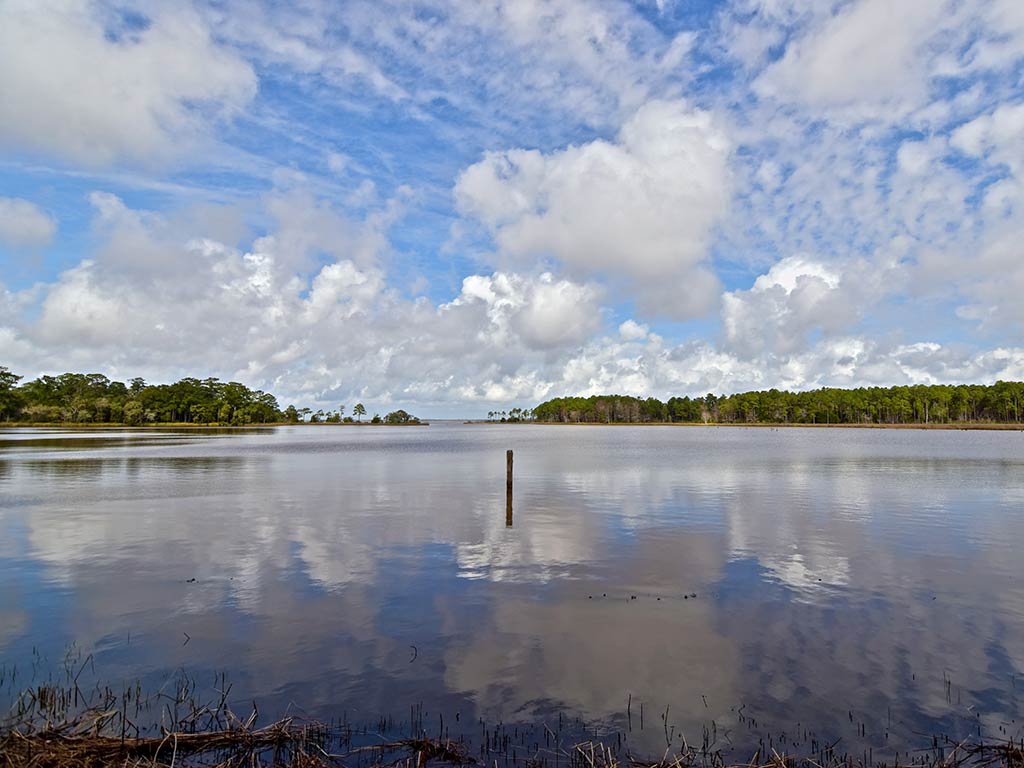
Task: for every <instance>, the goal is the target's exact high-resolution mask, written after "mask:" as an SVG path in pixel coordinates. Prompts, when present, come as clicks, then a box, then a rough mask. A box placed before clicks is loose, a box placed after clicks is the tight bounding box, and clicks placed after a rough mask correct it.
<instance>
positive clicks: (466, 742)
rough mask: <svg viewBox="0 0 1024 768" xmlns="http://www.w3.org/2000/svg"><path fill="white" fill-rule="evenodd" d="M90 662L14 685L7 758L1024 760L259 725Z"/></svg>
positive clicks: (991, 766) (221, 702)
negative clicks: (97, 671)
mask: <svg viewBox="0 0 1024 768" xmlns="http://www.w3.org/2000/svg"><path fill="white" fill-rule="evenodd" d="M87 668H88V669H91V668H92V657H91V655H90V656H86V657H85V658H82V657H81V656H80V655H78V656H75V655H74V654H69V656H68V658H66V659H65V664H64V669H63V675H62V677H61V679H59V681H56V682H55V681H54V680H53V679H49V680H47V681H46V682H44V683H40V684H36V685H30V686H27V687H23V688H19V689H18V693H17V694H16V695H15V696H13V697H12V699H11V700H12V701H13V705H12V706H11V708H10V711H9V712H8V714H7V715H6V716H4V717H3V718H2V719H0V768H144V767H148V768H243V766H248V767H250V768H256V767H257V766H262V767H263V768H329V767H335V768H337V767H340V768H425V766H479V767H480V768H898V766H906V767H907V768H1024V742H1021V741H1014V740H1007V741H999V742H991V741H985V740H982V739H980V738H978V739H973V740H969V741H961V742H953V741H951V740H950V739H948V738H945V737H941V738H940V737H932V738H931V739H929V740H928V742H927V743H925V744H924V745H923V746H922V748H920V749H917V750H914V749H911V750H909V751H905V752H897V753H895V754H896V757H895V759H893V758H888V759H886V760H881V759H880V760H875V759H874V755H873V754H872V753H871V752H865V753H862V754H858V755H852V754H849V753H846V752H843V751H841V750H840V749H839V746H838V742H836V743H832V744H824V745H815V746H814V747H813V749H812V750H811V751H810V752H808V753H801V752H799V751H798V750H797V748H796V747H794V746H790V749H791V750H792V751H790V749H784V748H783V746H781V742H780V741H775V740H773V739H771V738H767V739H762V740H761V746H760V747H759V748H757V749H756V750H755V751H754V753H753V754H750V755H747V756H744V757H743V758H742V759H736V757H737V755H736V752H735V750H730V751H724V750H723V749H719V748H717V747H716V744H717V739H716V738H714V734H712V733H710V732H705V734H704V739H703V741H702V743H701V744H699V745H689V744H687V743H685V740H684V742H683V744H682V746H681V747H677V748H673V747H671V746H669V747H667V748H666V750H665V752H664V753H663V754H662V755H661V756H654V757H653V758H652V757H651V756H643V757H642V756H638V755H636V754H634V753H633V752H632V751H631V748H630V747H629V744H628V740H627V739H625V738H624V734H622V733H601V732H597V731H594V732H593V736H594V738H592V739H589V740H586V741H579V740H577V738H578V736H579V734H580V732H581V728H580V727H577V726H579V725H581V724H580V723H579V721H577V723H576V724H575V725H574V726H572V727H569V726H568V724H563V719H562V717H561V716H559V717H558V719H557V722H553V723H551V725H550V726H549V725H548V724H547V723H538V724H535V725H531V726H527V727H524V726H507V725H498V726H496V727H494V728H489V727H488V726H487V725H486V724H485V723H483V722H482V721H480V722H479V726H480V730H479V731H478V736H477V737H475V738H469V737H467V736H466V735H464V734H463V735H457V736H455V737H454V738H453V737H451V736H450V735H449V732H448V731H447V730H446V728H445V725H444V721H443V719H441V720H440V722H439V724H438V727H437V730H436V732H434V733H428V727H427V724H426V718H425V717H424V710H423V707H422V706H419V707H413V708H411V709H410V714H409V720H408V721H407V722H404V721H403V722H402V723H400V724H396V723H395V722H394V721H392V720H391V719H390V718H387V717H382V718H380V719H379V720H378V721H376V722H374V723H367V724H364V725H362V726H354V725H353V724H351V723H349V722H348V721H347V718H346V719H343V720H341V721H335V722H330V723H323V722H316V721H311V720H307V719H303V718H299V717H286V718H284V719H281V720H277V721H276V722H273V723H271V724H269V725H265V726H258V725H257V721H258V720H259V710H258V709H257V707H256V705H255V703H254V704H253V705H252V708H251V710H249V711H248V714H247V715H244V716H241V715H238V714H236V713H235V712H234V711H232V709H231V707H230V706H229V704H228V701H229V696H230V693H231V685H230V684H229V683H228V682H227V680H226V679H225V678H224V676H223V675H218V676H217V678H216V679H215V681H214V684H213V685H212V686H211V688H210V690H211V691H212V695H211V696H210V697H208V698H207V699H204V698H203V697H200V696H199V695H197V686H196V683H195V681H194V679H192V678H190V677H189V676H187V675H186V674H185V673H184V672H179V673H178V674H177V675H175V676H173V677H172V678H170V679H169V680H168V681H167V682H166V683H165V684H164V685H163V686H161V688H160V689H158V690H157V691H155V692H152V693H146V692H144V690H143V688H142V686H141V684H139V683H135V684H134V685H131V686H124V687H123V688H122V689H120V690H115V689H112V688H110V687H104V686H99V685H95V686H93V687H91V688H89V689H85V690H83V687H82V686H81V685H80V680H81V679H82V677H83V672H84V671H85V670H86V669H87ZM17 684H19V683H18V675H17V674H16V672H15V671H14V670H13V669H11V668H5V667H0V689H3V688H4V687H7V688H8V689H10V688H11V686H14V685H17ZM667 720H668V711H667V710H666V713H665V722H666V725H665V730H666V738H665V741H666V744H669V745H671V744H673V743H674V742H673V738H672V735H671V734H670V733H669V728H668V726H667ZM564 725H565V726H566V727H564V729H563V726H564ZM582 730H583V731H586V726H583V728H582ZM399 731H401V732H402V733H401V734H400V735H398V736H396V733H398V732H399ZM570 734H571V735H570ZM901 758H902V759H901Z"/></svg>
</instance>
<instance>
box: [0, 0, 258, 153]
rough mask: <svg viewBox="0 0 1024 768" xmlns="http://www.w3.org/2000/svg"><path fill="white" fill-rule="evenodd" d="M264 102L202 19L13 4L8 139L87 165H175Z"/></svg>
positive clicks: (2, 64)
mask: <svg viewBox="0 0 1024 768" xmlns="http://www.w3.org/2000/svg"><path fill="white" fill-rule="evenodd" d="M255 93H256V76H255V74H254V72H253V69H252V67H251V66H250V65H249V64H248V63H247V62H246V61H244V60H243V59H242V58H241V57H239V56H238V55H237V54H236V53H234V52H233V51H230V50H228V49H226V48H224V47H222V46H220V45H218V44H217V43H216V42H215V41H214V39H213V36H212V34H211V31H210V29H209V28H208V27H207V26H206V24H205V23H204V22H203V21H202V20H201V19H200V18H199V16H198V15H197V14H196V13H195V12H194V11H192V10H190V9H189V8H188V7H187V6H186V7H175V8H174V10H173V11H171V10H170V9H168V10H167V11H166V12H162V13H157V14H155V15H153V16H152V17H149V18H143V17H141V16H138V15H134V14H128V13H127V12H125V13H123V14H118V13H116V12H112V11H111V12H109V13H105V12H102V7H101V6H100V5H99V4H94V3H90V2H87V0H39V1H37V0H10V2H7V3H5V4H4V10H3V24H0V141H3V142H4V143H7V144H8V145H13V146H17V147H23V148H28V149H30V150H37V151H41V152H52V153H55V154H57V155H59V156H62V157H65V158H70V159H71V160H73V161H75V162H77V163H81V164H83V165H86V166H101V165H105V164H109V163H114V162H118V161H122V160H124V161H129V162H133V163H143V164H152V163H154V162H161V161H165V160H167V159H169V158H171V157H174V156H176V155H178V154H180V153H182V152H185V151H187V150H188V149H189V148H190V147H192V148H194V147H195V146H196V145H197V142H199V141H202V140H203V139H205V138H208V137H209V133H208V128H209V127H210V125H211V123H213V122H215V121H217V120H219V119H224V118H228V117H230V116H232V115H233V114H235V113H237V112H238V111H239V110H241V109H242V108H243V107H245V105H246V104H247V103H248V102H249V101H250V100H251V99H252V97H253V96H254V95H255Z"/></svg>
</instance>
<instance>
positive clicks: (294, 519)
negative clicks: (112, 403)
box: [0, 423, 1024, 752]
mask: <svg viewBox="0 0 1024 768" xmlns="http://www.w3.org/2000/svg"><path fill="white" fill-rule="evenodd" d="M506 448H513V449H515V469H516V485H515V501H514V524H513V526H512V527H511V528H509V527H506V523H505V498H504V491H505V484H504V472H505V449H506ZM0 504H2V506H0V663H2V664H5V665H7V667H8V668H10V667H11V666H17V667H18V668H19V669H22V670H26V672H25V673H23V674H24V675H25V676H27V675H28V674H29V671H30V670H34V671H35V673H36V674H39V673H40V669H45V668H46V667H47V666H59V661H60V659H61V658H63V656H64V654H65V651H66V649H67V648H68V647H69V645H71V644H74V645H75V646H76V647H77V648H79V649H82V650H83V651H84V652H86V653H92V654H93V658H94V659H95V674H96V675H97V676H98V677H103V678H105V679H107V680H110V681H119V680H133V679H137V678H139V679H142V680H143V681H145V682H146V683H147V684H149V685H159V684H160V682H161V681H164V680H166V679H167V678H168V676H170V675H173V674H174V673H175V670H178V669H184V670H186V671H187V672H188V673H189V674H192V675H196V676H197V678H198V679H200V680H205V679H208V678H210V677H212V675H213V673H214V672H216V671H221V672H225V673H227V675H228V677H229V679H231V680H232V681H233V683H234V688H233V689H232V692H233V696H235V697H236V698H237V700H239V701H243V702H247V701H250V700H253V699H255V700H256V701H257V703H258V705H259V706H260V709H261V712H262V713H264V715H265V716H266V717H270V716H273V715H274V714H277V713H281V712H284V711H300V712H303V713H306V714H308V715H310V716H313V717H321V718H327V717H332V716H335V715H339V714H340V713H341V712H342V711H344V712H345V713H346V716H347V717H348V718H349V719H353V720H358V719H359V718H360V717H363V718H367V719H369V718H375V717H377V716H378V715H380V714H385V713H391V714H395V715H396V716H400V715H401V714H402V713H406V712H408V711H409V707H410V705H413V704H415V703H420V702H422V703H423V704H424V706H425V707H427V708H428V709H429V710H430V712H431V713H436V714H437V715H443V716H445V717H446V718H447V722H448V723H449V724H453V723H455V722H459V723H463V724H472V723H476V722H478V721H479V719H480V718H483V719H485V720H487V721H488V722H498V721H502V722H506V723H508V722H531V723H538V722H548V721H551V719H553V718H557V717H558V715H559V713H562V714H563V715H565V716H567V717H580V718H583V719H585V720H587V721H588V722H591V723H594V724H598V725H601V726H604V727H607V728H622V729H626V730H628V729H629V727H630V725H632V734H631V738H633V739H634V741H637V742H639V743H641V744H642V745H644V746H646V747H649V748H651V749H652V750H653V749H658V751H659V752H660V750H662V749H664V746H665V738H666V736H668V737H669V738H670V740H673V741H675V742H678V741H679V739H680V736H681V735H682V736H685V737H687V738H688V739H689V740H690V741H691V742H692V741H694V739H695V737H697V740H699V737H700V734H701V732H702V729H703V728H705V727H707V726H708V725H709V724H711V723H713V724H714V726H713V727H714V729H715V731H716V733H717V734H718V735H719V739H720V742H721V743H722V744H727V743H728V742H729V741H732V742H733V743H735V744H746V743H748V742H750V741H751V739H753V738H755V736H756V733H757V732H758V729H763V728H766V727H770V728H772V729H774V731H775V733H778V732H780V731H783V730H787V729H788V730H789V731H790V732H793V731H794V730H798V729H797V725H796V724H797V723H799V724H800V728H804V729H806V728H813V729H814V730H815V731H816V732H817V733H818V734H820V735H821V736H822V737H823V738H840V737H841V738H843V739H844V743H846V744H847V745H848V746H849V748H850V749H859V748H860V747H861V746H865V745H867V746H873V747H877V748H882V747H884V746H885V745H887V744H892V743H910V742H912V741H914V740H915V739H917V740H920V738H921V737H920V736H918V735H917V734H928V733H934V732H939V733H950V734H954V735H955V734H963V735H966V734H967V733H970V732H972V731H973V732H977V729H978V728H980V729H982V732H983V733H984V734H986V735H993V736H997V735H1007V734H1009V735H1016V736H1017V737H1018V738H1019V737H1020V736H1021V725H1020V693H1021V690H1022V689H1024V682H1022V681H1020V680H1018V679H1017V678H1018V677H1019V676H1020V675H1021V672H1022V670H1024V558H1022V553H1024V546H1022V545H1024V433H1019V432H957V431H941V432H935V431H919V430H899V431H887V430H852V429H831V430H822V429H818V430H815V429H783V430H771V429H766V428H750V429H744V428H696V427H622V426H614V427H558V426H535V425H529V426H496V425H486V426H483V425H461V424H436V423H435V424H434V425H431V426H429V427H408V428H405V427H386V428H370V427H364V428H346V427H327V426H325V427H295V428H281V429H276V430H259V431H254V432H251V433H250V432H237V431H236V432H230V431H229V432H220V433H216V432H210V433H206V432H178V433H175V432H142V431H124V432H57V431H41V430H35V431H31V430H8V431H3V432H0ZM630 700H631V702H632V703H631V709H630V714H631V715H632V723H631V724H630V721H629V720H628V719H627V714H626V711H627V702H628V701H630ZM641 704H643V706H644V708H645V720H646V722H645V729H644V731H643V732H640V731H639V723H638V710H639V706H640V705H641ZM666 709H667V711H668V713H669V714H668V723H670V725H671V730H670V729H668V728H665V727H664V723H663V721H662V719H661V717H662V715H664V713H665V712H666ZM456 715H457V716H458V718H459V719H458V721H456V720H455V717H456ZM751 718H754V719H755V720H756V721H757V723H758V729H753V728H752V721H751ZM860 723H864V730H863V736H860V735H858V732H859V731H860ZM456 727H458V726H456ZM465 727H466V729H467V731H469V730H471V728H470V726H469V725H466V726H465Z"/></svg>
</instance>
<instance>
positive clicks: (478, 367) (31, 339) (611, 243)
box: [0, 0, 1024, 418]
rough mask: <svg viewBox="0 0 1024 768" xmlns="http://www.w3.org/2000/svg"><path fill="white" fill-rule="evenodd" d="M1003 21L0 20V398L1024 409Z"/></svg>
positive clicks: (712, 13) (981, 17)
mask: <svg viewBox="0 0 1024 768" xmlns="http://www.w3.org/2000/svg"><path fill="white" fill-rule="evenodd" d="M1022 244H1024V3H1021V2H1020V1H1019V0H971V1H970V2H967V1H964V0H899V2H892V0H842V1H839V2H826V1H824V0H822V1H821V2H815V1H814V0H804V1H803V2H798V1H797V0H721V1H720V2H713V1H712V0H635V2H614V1H612V0H447V2H432V1H430V0H424V1H423V2H412V1H409V0H365V1H364V0H344V1H340V0H335V1H333V2H329V1H327V0H291V1H286V0H279V1H276V2H271V1H263V0H209V1H207V2H204V1H203V0H195V1H194V2H192V1H190V0H175V1H174V2H170V1H169V0H168V1H167V2H161V1H159V0H127V1H126V2H112V1H111V2H108V1H106V0H94V1H90V0H0V365H4V366H7V367H8V368H10V369H11V370H12V371H14V372H16V373H19V374H22V375H24V376H26V377H28V378H34V377H36V376H38V375H41V374H58V373H62V372H64V371H81V372H98V373H104V374H106V375H108V376H110V377H112V378H117V379H122V380H123V379H127V378H131V377H134V376H143V377H144V378H146V379H147V380H148V381H152V382H166V381H172V380H175V379H177V378H180V377H182V376H186V375H195V376H199V377H206V376H218V377H220V378H223V379H225V380H229V379H230V380H238V381H242V382H244V383H246V384H248V385H250V386H253V387H258V388H262V389H266V390H268V391H271V392H273V393H274V394H276V395H277V396H278V399H279V401H280V402H281V404H282V406H283V405H285V404H288V403H295V404H296V405H300V406H302V405H306V406H311V407H325V408H334V407H337V406H338V405H341V404H348V406H349V408H350V409H351V404H353V403H354V402H356V401H362V402H364V403H366V405H367V407H368V408H370V409H371V410H378V411H384V410H385V409H390V408H394V407H403V408H406V409H408V410H410V411H411V412H413V413H416V414H417V415H423V416H430V417H435V418H440V417H444V416H478V415H483V414H486V412H488V411H491V410H502V409H506V408H510V407H515V406H520V407H530V406H532V405H535V404H537V403H538V402H541V401H543V400H545V399H547V398H550V397H554V396H560V395H567V394H580V395H590V394H599V393H620V394H635V395H642V396H655V397H661V398H665V397H668V396H672V395H680V396H682V395H703V394H705V393H707V392H714V393H717V394H724V393H729V392H737V391H744V390H749V389H767V388H770V387H778V388H786V389H813V388H816V387H821V386H842V387H849V386H862V385H864V386H871V385H885V386H888V385H895V384H907V383H945V382H950V383H957V382H977V383H991V382H994V381H996V380H998V379H1005V380H1009V379H1016V380H1019V379H1024V298H1022V297H1024V245H1022Z"/></svg>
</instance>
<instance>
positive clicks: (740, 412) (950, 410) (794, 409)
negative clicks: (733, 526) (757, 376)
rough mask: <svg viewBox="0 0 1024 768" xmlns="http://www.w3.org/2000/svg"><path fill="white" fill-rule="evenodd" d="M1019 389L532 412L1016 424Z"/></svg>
mask: <svg viewBox="0 0 1024 768" xmlns="http://www.w3.org/2000/svg"><path fill="white" fill-rule="evenodd" d="M1022 406H1024V382H1013V381H997V382H996V383H995V384H991V385H984V384H957V385H946V384H922V385H914V386H898V387H867V388H864V387H861V388H857V389H837V388H822V389H815V390H811V391H807V392H787V391H781V390H778V389H769V390H766V391H758V392H743V393H740V394H734V395H722V396H717V395H714V394H709V395H707V396H705V397H694V398H691V397H672V398H669V400H668V401H667V402H662V401H661V400H658V399H656V398H653V397H648V398H639V397H630V396H627V395H595V396H592V397H558V398H554V399H552V400H548V401H547V402H544V403H541V404H540V405H538V406H537V407H536V408H534V409H533V413H532V416H533V419H534V420H536V421H544V422H562V423H575V422H593V423H656V422H673V423H675V422H678V423H695V424H699V423H705V424H707V423H717V424H764V423H767V424H957V423H1020V422H1021V418H1022V416H1024V413H1022V412H1021V411H1022Z"/></svg>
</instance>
